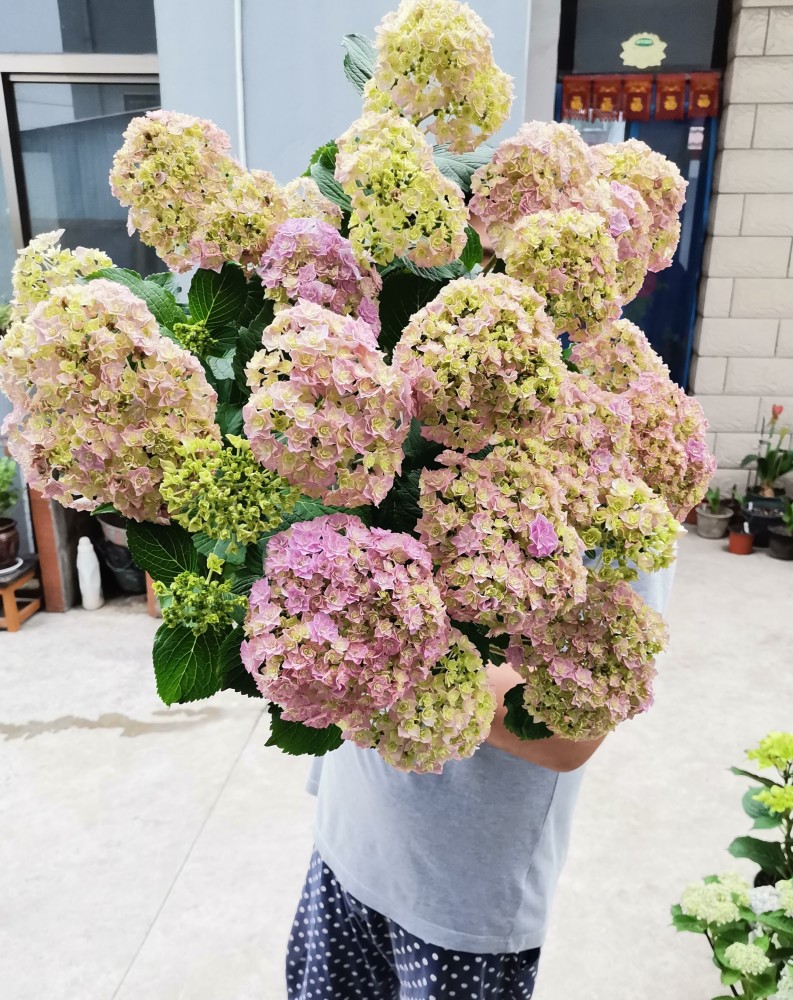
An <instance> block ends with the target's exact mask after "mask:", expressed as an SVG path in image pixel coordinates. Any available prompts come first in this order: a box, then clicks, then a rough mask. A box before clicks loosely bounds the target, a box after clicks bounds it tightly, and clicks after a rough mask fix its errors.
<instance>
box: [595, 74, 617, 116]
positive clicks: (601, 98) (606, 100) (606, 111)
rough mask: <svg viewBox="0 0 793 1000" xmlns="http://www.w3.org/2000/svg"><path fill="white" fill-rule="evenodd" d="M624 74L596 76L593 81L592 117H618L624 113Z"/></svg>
mask: <svg viewBox="0 0 793 1000" xmlns="http://www.w3.org/2000/svg"><path fill="white" fill-rule="evenodd" d="M622 80H623V77H622V76H596V77H594V79H593V81H592V91H593V93H592V117H593V118H595V119H601V120H603V119H606V120H608V119H612V118H614V119H616V118H619V117H620V114H621V113H622Z"/></svg>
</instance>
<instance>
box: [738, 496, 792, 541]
mask: <svg viewBox="0 0 793 1000" xmlns="http://www.w3.org/2000/svg"><path fill="white" fill-rule="evenodd" d="M784 509H785V505H784V501H782V500H774V499H772V498H770V497H765V498H763V499H760V500H753V501H752V502H751V504H748V503H747V505H746V507H744V510H743V517H744V520H745V521H746V522H747V524H748V525H749V531H750V532H751V533H752V534H753V535H754V544H755V545H756V546H757V548H758V549H767V548H768V529H769V528H773V527H776V526H777V525H779V524H782V512H783V511H784Z"/></svg>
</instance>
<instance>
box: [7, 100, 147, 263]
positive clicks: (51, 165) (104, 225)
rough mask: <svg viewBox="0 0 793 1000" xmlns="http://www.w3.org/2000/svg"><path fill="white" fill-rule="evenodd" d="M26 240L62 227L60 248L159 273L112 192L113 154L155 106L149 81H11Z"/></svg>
mask: <svg viewBox="0 0 793 1000" xmlns="http://www.w3.org/2000/svg"><path fill="white" fill-rule="evenodd" d="M14 98H15V101H16V112H17V120H18V122H19V142H20V146H21V151H22V173H23V181H24V190H25V194H26V197H27V209H28V220H27V221H28V224H29V231H30V235H36V234H37V233H43V232H49V231H50V230H52V229H65V230H66V232H65V233H64V236H63V245H64V246H68V247H72V248H74V247H77V246H88V247H97V248H99V249H100V250H104V251H105V252H106V253H108V254H110V256H111V257H112V259H113V261H114V263H115V264H117V265H118V266H119V267H131V268H133V269H134V270H136V271H140V272H146V271H157V270H163V265H162V263H161V262H160V261H159V259H158V258H157V256H156V255H155V253H154V251H153V250H151V249H150V248H149V247H145V246H143V244H142V243H141V242H140V240H139V239H138V238H137V236H133V237H130V236H128V235H127V226H126V219H127V211H126V209H124V208H122V207H121V205H119V204H118V202H117V201H116V199H115V198H114V197H113V195H112V194H111V193H110V184H109V182H108V174H109V172H110V166H111V163H112V161H113V154H114V153H115V152H116V150H117V149H118V148H119V147H120V146H121V143H122V142H123V139H122V133H123V131H124V129H125V128H126V127H127V125H128V124H129V122H130V120H131V119H132V118H134V117H135V116H136V115H139V114H142V113H143V112H144V111H146V110H149V109H152V108H158V107H159V105H160V88H159V86H158V84H157V83H156V82H151V83H110V82H109V83H15V84H14Z"/></svg>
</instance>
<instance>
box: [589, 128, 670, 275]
mask: <svg viewBox="0 0 793 1000" xmlns="http://www.w3.org/2000/svg"><path fill="white" fill-rule="evenodd" d="M590 153H591V157H592V163H593V165H594V167H595V169H596V170H597V172H598V173H599V174H601V175H602V176H603V177H606V178H607V179H608V180H611V181H617V182H619V183H620V184H624V185H627V186H629V187H631V188H633V189H634V190H636V191H638V192H639V194H640V195H641V196H642V198H643V199H644V201H645V203H646V205H647V207H648V209H649V210H650V213H651V215H652V224H651V226H650V241H651V251H650V258H649V261H648V267H649V270H650V271H662V270H663V269H664V268H666V267H669V266H670V265H671V263H672V258H673V257H674V255H675V250H676V249H677V244H678V242H679V240H680V218H679V216H680V210H681V209H682V207H683V203H684V202H685V200H686V187H687V186H688V181H685V180H683V177H682V176H681V174H680V171H679V170H678V168H677V165H676V164H675V163H673V162H672V161H671V160H668V159H667V158H666V157H665V156H662V155H661V153H656V152H654V151H653V150H652V149H650V147H649V146H648V145H647V144H646V143H643V142H640V141H639V140H638V139H628V140H627V141H626V142H620V143H617V144H616V145H612V144H610V143H603V144H602V145H599V146H593V147H592V149H591V151H590Z"/></svg>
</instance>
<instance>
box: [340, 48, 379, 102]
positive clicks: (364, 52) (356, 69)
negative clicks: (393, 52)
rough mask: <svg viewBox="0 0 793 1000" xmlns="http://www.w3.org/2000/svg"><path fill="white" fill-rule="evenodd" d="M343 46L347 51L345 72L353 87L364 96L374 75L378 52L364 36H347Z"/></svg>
mask: <svg viewBox="0 0 793 1000" xmlns="http://www.w3.org/2000/svg"><path fill="white" fill-rule="evenodd" d="M342 45H343V46H344V48H345V49H346V52H345V55H344V72H345V74H346V76H347V79H348V80H349V81H350V83H351V84H352V85H353V87H355V89H356V90H357V91H358V93H359V94H362V93H363V88H364V87H365V86H366V83H367V81H368V80H371V78H372V75H373V74H374V67H375V62H376V60H377V51H376V50H375V47H374V45H373V44H372V43H371V42H370V41H369V39H368V38H366V37H365V36H364V35H355V34H353V35H345V36H344V38H343V39H342Z"/></svg>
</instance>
